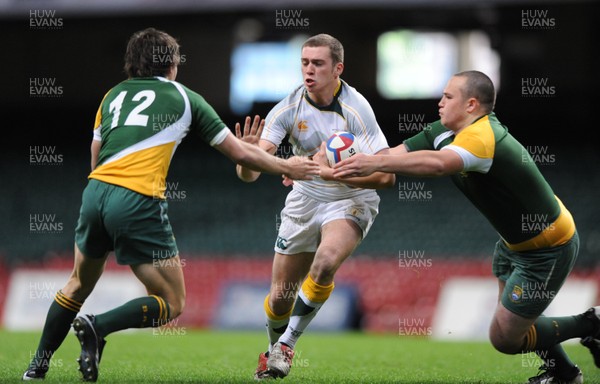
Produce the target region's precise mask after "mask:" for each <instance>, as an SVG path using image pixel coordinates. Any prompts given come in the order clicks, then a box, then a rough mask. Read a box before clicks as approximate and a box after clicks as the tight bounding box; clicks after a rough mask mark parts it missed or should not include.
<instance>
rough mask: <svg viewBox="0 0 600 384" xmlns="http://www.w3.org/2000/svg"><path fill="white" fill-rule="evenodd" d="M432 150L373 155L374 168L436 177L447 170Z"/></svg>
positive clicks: (407, 174) (389, 171) (403, 173)
mask: <svg viewBox="0 0 600 384" xmlns="http://www.w3.org/2000/svg"><path fill="white" fill-rule="evenodd" d="M433 153H435V152H434V151H417V152H409V153H404V154H401V155H383V156H376V157H374V161H375V162H376V165H375V169H376V170H377V171H380V172H386V173H395V174H399V175H404V176H424V177H437V176H444V175H447V174H450V173H454V172H448V169H447V168H446V166H445V163H444V161H443V160H442V159H440V158H438V157H437V156H435V155H432V154H433Z"/></svg>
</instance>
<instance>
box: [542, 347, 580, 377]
mask: <svg viewBox="0 0 600 384" xmlns="http://www.w3.org/2000/svg"><path fill="white" fill-rule="evenodd" d="M536 354H537V355H538V356H539V357H540V358H541V359H542V360H544V363H545V364H546V366H547V367H548V368H551V369H554V370H556V372H557V374H558V375H559V377H560V378H561V379H572V378H573V376H575V375H576V374H577V368H575V364H573V362H572V361H571V359H569V356H567V354H566V352H565V350H564V349H563V347H562V345H560V344H555V345H554V346H552V347H550V348H548V349H546V350H544V351H536Z"/></svg>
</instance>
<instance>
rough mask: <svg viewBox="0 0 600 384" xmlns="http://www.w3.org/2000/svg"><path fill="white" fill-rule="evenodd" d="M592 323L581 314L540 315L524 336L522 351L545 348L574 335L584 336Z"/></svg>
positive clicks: (592, 327) (591, 330) (588, 333)
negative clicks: (562, 315) (561, 315)
mask: <svg viewBox="0 0 600 384" xmlns="http://www.w3.org/2000/svg"><path fill="white" fill-rule="evenodd" d="M593 331H594V325H593V324H592V322H591V321H590V320H588V319H587V318H586V317H585V316H584V315H583V314H581V315H576V316H564V317H545V316H540V317H538V319H537V320H536V321H535V323H533V325H532V326H531V328H530V329H529V331H528V332H527V335H526V336H525V345H524V349H523V352H531V351H539V350H546V349H549V348H550V347H552V346H554V345H556V344H559V343H562V342H563V341H565V340H569V339H573V338H575V337H585V336H588V335H590V334H591V333H592V332H593Z"/></svg>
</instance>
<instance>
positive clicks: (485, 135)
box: [452, 115, 496, 159]
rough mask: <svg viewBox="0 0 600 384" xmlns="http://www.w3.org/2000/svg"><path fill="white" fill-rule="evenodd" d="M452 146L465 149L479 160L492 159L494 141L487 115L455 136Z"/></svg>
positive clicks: (494, 146)
mask: <svg viewBox="0 0 600 384" xmlns="http://www.w3.org/2000/svg"><path fill="white" fill-rule="evenodd" d="M452 144H453V145H457V146H459V147H461V148H464V149H466V150H467V151H469V152H471V153H472V154H473V155H474V156H477V157H479V158H481V159H492V158H494V151H495V149H496V139H495V137H494V132H493V131H492V126H491V125H490V119H489V115H487V116H484V117H482V118H481V119H479V120H477V121H476V122H474V123H473V124H471V125H469V126H468V127H466V128H465V129H463V130H462V131H460V132H459V133H458V134H456V137H455V138H454V141H453V142H452Z"/></svg>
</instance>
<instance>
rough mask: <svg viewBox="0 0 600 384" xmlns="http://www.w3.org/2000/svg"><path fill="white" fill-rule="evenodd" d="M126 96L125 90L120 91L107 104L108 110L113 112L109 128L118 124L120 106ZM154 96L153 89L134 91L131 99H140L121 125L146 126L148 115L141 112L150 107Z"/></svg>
mask: <svg viewBox="0 0 600 384" xmlns="http://www.w3.org/2000/svg"><path fill="white" fill-rule="evenodd" d="M126 96H127V91H121V92H120V93H119V94H118V95H117V97H115V99H114V100H113V101H112V102H111V103H110V105H109V106H108V111H109V112H110V113H112V114H113V118H112V124H111V125H110V129H113V128H115V127H117V125H119V118H120V117H121V107H122V106H123V102H124V101H125V97H126ZM155 98H156V93H154V91H148V90H146V91H140V92H138V93H136V94H135V95H134V96H133V97H132V98H131V101H141V103H139V104H138V105H136V106H135V108H133V109H132V110H131V112H129V114H128V115H127V118H126V119H125V122H124V123H123V125H138V126H143V127H145V126H147V125H148V115H145V114H143V113H142V112H143V111H144V110H145V109H147V108H148V107H150V105H152V103H153V102H154V99H155Z"/></svg>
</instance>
